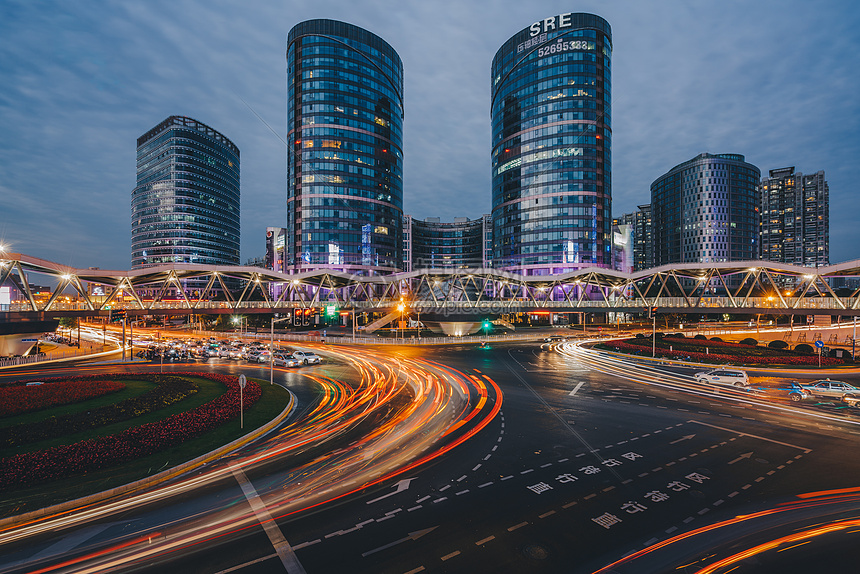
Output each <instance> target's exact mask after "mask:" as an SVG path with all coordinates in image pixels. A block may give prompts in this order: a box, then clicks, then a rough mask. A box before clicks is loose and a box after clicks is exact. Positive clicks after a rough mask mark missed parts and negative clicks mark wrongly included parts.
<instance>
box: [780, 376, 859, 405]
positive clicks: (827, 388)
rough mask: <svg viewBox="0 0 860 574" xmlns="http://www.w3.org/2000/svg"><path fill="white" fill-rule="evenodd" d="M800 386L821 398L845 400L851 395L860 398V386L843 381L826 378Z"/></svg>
mask: <svg viewBox="0 0 860 574" xmlns="http://www.w3.org/2000/svg"><path fill="white" fill-rule="evenodd" d="M800 388H801V389H803V391H804V392H805V393H806V394H808V395H809V396H813V397H816V398H819V399H835V400H840V401H845V400H846V399H847V398H849V397H856V398H858V399H860V388H857V387H855V386H854V385H849V384H848V383H846V382H843V381H831V380H830V379H824V380H820V381H813V382H811V383H809V384H807V385H800ZM804 398H805V397H804ZM792 400H800V399H794V398H793V397H792Z"/></svg>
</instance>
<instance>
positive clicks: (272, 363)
mask: <svg viewBox="0 0 860 574" xmlns="http://www.w3.org/2000/svg"><path fill="white" fill-rule="evenodd" d="M290 319H292V317H284V318H283V319H275V318H274V317H272V324H271V326H270V327H271V331H270V333H269V384H270V385H274V384H275V323H280V322H282V321H289V320H290ZM354 338H355V333H353V340H354Z"/></svg>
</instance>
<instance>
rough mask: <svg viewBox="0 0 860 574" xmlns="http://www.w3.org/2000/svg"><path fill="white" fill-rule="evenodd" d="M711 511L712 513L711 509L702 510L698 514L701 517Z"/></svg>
mask: <svg viewBox="0 0 860 574" xmlns="http://www.w3.org/2000/svg"><path fill="white" fill-rule="evenodd" d="M710 511H711V509H710V508H703V509H701V510H700V511H699V512H698V513H697V514H698V515H699V516H701V515H703V514H707V513H708V512H710Z"/></svg>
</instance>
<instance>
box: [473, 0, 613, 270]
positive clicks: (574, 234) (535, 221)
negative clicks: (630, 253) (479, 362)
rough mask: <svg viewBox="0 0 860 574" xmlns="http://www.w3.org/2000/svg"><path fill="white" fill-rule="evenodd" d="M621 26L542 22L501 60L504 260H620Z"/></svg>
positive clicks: (498, 229)
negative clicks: (615, 85)
mask: <svg viewBox="0 0 860 574" xmlns="http://www.w3.org/2000/svg"><path fill="white" fill-rule="evenodd" d="M611 55H612V31H611V29H610V26H609V24H608V23H607V22H606V20H604V19H603V18H601V17H599V16H595V15H593V14H581V13H565V14H560V15H558V16H554V17H550V18H546V19H544V20H541V21H539V22H535V23H534V24H532V25H531V26H529V27H528V28H525V29H524V30H522V31H520V32H518V33H517V34H515V35H514V36H513V37H511V38H510V39H509V40H508V41H507V42H505V43H504V44H503V45H502V47H501V48H500V49H499V51H498V52H497V53H496V56H495V58H494V59H493V64H492V77H491V94H492V97H491V103H490V116H491V119H492V151H491V159H492V162H491V163H492V185H493V198H492V201H493V203H492V205H493V212H492V216H493V230H494V235H493V244H494V264H495V266H496V267H498V268H500V269H504V270H507V271H512V272H517V273H523V274H526V275H548V274H553V273H562V272H565V271H569V270H573V269H578V268H583V267H591V266H598V267H601V266H602V267H610V266H611V265H612V234H611V225H612V216H611V209H612V205H611V198H612V193H611V179H610V173H611V164H612V161H611V141H612V130H611V103H610V100H611V73H610V68H611Z"/></svg>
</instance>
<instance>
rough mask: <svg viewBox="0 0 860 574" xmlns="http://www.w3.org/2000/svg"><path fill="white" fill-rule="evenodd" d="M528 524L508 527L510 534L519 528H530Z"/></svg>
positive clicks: (523, 523)
mask: <svg viewBox="0 0 860 574" xmlns="http://www.w3.org/2000/svg"><path fill="white" fill-rule="evenodd" d="M528 525H529V523H528V522H520V523H519V524H514V525H513V526H509V527H508V532H513V531H514V530H516V529H517V528H522V527H523V526H528Z"/></svg>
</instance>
